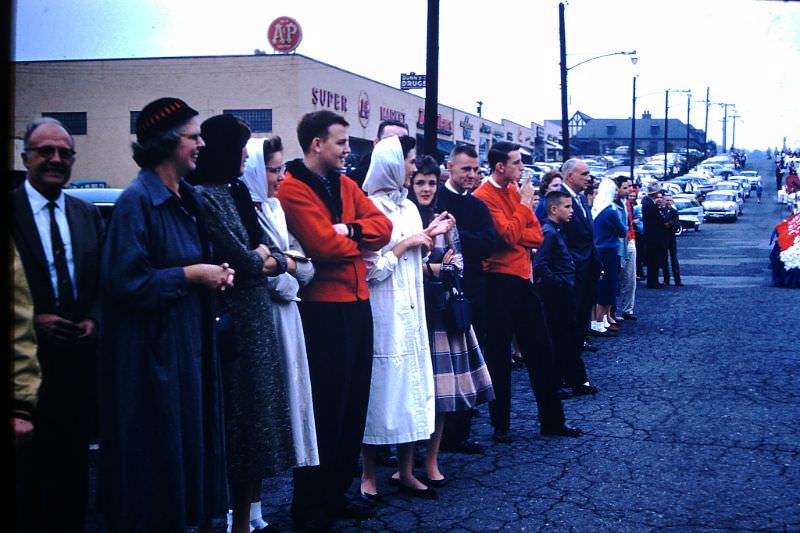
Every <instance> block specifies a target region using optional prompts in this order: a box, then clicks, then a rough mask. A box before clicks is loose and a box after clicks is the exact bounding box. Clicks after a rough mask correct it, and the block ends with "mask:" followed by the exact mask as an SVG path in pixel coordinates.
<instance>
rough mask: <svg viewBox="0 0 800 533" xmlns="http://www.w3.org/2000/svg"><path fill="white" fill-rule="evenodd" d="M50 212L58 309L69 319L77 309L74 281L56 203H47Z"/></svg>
mask: <svg viewBox="0 0 800 533" xmlns="http://www.w3.org/2000/svg"><path fill="white" fill-rule="evenodd" d="M47 208H48V209H49V210H50V241H51V243H52V245H53V262H54V263H55V265H56V276H57V280H58V281H57V283H58V309H59V312H60V314H61V315H62V316H64V317H65V318H66V317H69V316H70V314H71V313H72V311H73V308H74V307H75V293H74V292H73V290H72V279H71V278H70V277H69V268H68V267H67V254H66V252H65V251H64V241H63V240H61V232H60V231H59V230H58V224H57V223H56V203H55V202H47Z"/></svg>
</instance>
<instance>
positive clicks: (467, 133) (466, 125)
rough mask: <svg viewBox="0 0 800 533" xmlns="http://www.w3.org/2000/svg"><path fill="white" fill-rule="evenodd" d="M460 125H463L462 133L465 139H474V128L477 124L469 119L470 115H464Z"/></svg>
mask: <svg viewBox="0 0 800 533" xmlns="http://www.w3.org/2000/svg"><path fill="white" fill-rule="evenodd" d="M458 125H459V126H461V133H462V135H463V137H464V140H465V141H471V140H472V129H473V128H474V127H475V125H474V124H472V123H471V122H470V121H469V115H465V116H464V120H462V121H461V122H459V123H458Z"/></svg>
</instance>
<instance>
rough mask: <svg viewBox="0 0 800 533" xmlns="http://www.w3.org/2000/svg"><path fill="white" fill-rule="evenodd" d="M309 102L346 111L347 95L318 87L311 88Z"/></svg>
mask: <svg viewBox="0 0 800 533" xmlns="http://www.w3.org/2000/svg"><path fill="white" fill-rule="evenodd" d="M311 104H312V105H315V106H316V105H320V106H322V107H328V108H331V109H333V110H335V111H340V112H342V113H347V97H346V96H344V95H342V94H339V93H335V92H333V91H329V90H327V89H321V88H319V87H314V88H313V89H311Z"/></svg>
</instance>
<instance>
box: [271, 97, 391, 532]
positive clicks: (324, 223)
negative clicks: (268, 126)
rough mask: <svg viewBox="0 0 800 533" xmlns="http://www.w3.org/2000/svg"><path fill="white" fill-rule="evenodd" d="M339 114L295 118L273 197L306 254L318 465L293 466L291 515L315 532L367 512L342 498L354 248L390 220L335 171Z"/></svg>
mask: <svg viewBox="0 0 800 533" xmlns="http://www.w3.org/2000/svg"><path fill="white" fill-rule="evenodd" d="M347 127H348V123H347V121H346V120H345V119H344V118H343V117H341V116H339V115H337V114H335V113H332V112H330V111H317V112H314V113H309V114H307V115H305V116H304V117H303V118H302V119H301V120H300V124H299V125H298V126H297V138H298V141H299V142H300V147H301V148H302V149H303V158H302V159H295V160H293V161H290V162H289V163H287V165H286V179H285V180H284V182H283V184H282V185H281V188H280V192H279V193H278V198H279V199H280V201H281V205H282V207H283V209H284V211H285V212H286V222H287V225H288V228H289V231H290V232H291V233H292V234H293V235H294V236H295V237H297V240H298V241H300V244H302V246H303V248H304V249H305V252H306V254H308V257H309V258H310V259H311V260H312V261H313V262H314V267H315V270H316V273H315V275H314V279H313V281H312V282H311V283H310V284H309V285H308V286H306V287H305V288H303V289H301V290H300V293H299V296H300V299H301V302H300V304H299V307H300V315H301V318H302V321H303V328H304V331H305V339H306V351H307V354H308V367H309V372H310V375H311V390H312V397H313V400H314V417H315V419H316V430H317V445H318V448H319V458H320V465H319V466H311V467H302V468H296V469H295V470H294V497H293V499H292V518H293V519H294V522H295V525H296V526H297V527H299V528H302V529H311V530H314V529H317V530H322V529H326V528H328V527H329V526H330V522H331V520H335V519H337V518H367V517H368V516H370V515H372V514H374V509H373V508H371V507H368V506H365V505H364V504H361V503H358V502H349V501H347V500H346V499H345V496H344V494H345V492H346V491H347V489H348V487H349V486H350V483H351V482H352V478H353V472H354V471H355V468H356V465H357V463H358V454H359V450H360V448H361V439H362V437H363V435H364V423H365V420H366V415H367V402H368V400H369V386H370V376H371V374H372V312H371V310H370V305H369V290H368V289H367V280H366V267H365V266H364V262H363V261H362V260H361V249H362V248H364V249H367V250H379V249H380V248H381V247H383V246H384V245H385V244H386V243H387V242H389V238H390V237H391V233H392V223H391V222H390V221H389V219H388V218H386V217H385V216H384V215H383V214H382V213H381V212H380V211H378V209H377V208H376V207H375V206H374V204H373V203H372V202H371V201H370V200H369V199H367V197H366V196H365V195H364V193H362V192H361V190H360V189H359V187H358V185H357V184H356V183H355V182H354V181H353V180H351V179H350V178H348V177H347V176H344V175H342V174H340V171H341V169H342V168H343V167H344V164H345V158H346V157H347V154H349V153H350V147H349V145H348V140H347V139H348V137H347Z"/></svg>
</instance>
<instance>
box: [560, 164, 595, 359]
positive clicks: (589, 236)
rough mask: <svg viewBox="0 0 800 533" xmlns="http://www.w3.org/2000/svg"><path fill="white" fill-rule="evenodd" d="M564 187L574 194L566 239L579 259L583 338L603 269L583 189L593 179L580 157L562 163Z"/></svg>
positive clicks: (577, 322)
mask: <svg viewBox="0 0 800 533" xmlns="http://www.w3.org/2000/svg"><path fill="white" fill-rule="evenodd" d="M561 175H562V176H563V182H562V185H561V191H562V192H565V193H568V194H569V195H570V197H571V198H572V213H573V216H572V219H571V220H569V221H568V222H566V223H565V224H564V226H563V235H564V240H565V241H566V243H567V247H568V248H569V252H570V254H572V260H573V261H574V262H575V312H576V320H575V325H576V327H577V328H578V331H577V333H576V336H575V338H576V339H578V340H579V342H581V346H580V347H579V349H582V348H583V340H584V339H585V338H586V335H587V334H588V333H589V322H590V320H591V314H592V307H594V304H595V303H596V302H595V300H596V294H597V281H598V279H599V278H600V272H601V270H602V267H601V264H600V257H599V255H598V253H597V248H595V245H594V228H593V221H592V209H591V207H589V202H588V201H587V200H586V196H584V195H583V191H584V190H586V188H587V187H588V186H589V185H590V184H591V183H592V177H591V175H590V173H589V167H588V166H587V165H586V163H585V162H583V161H582V160H580V159H569V160H567V161H565V162H564V164H563V165H561Z"/></svg>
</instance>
